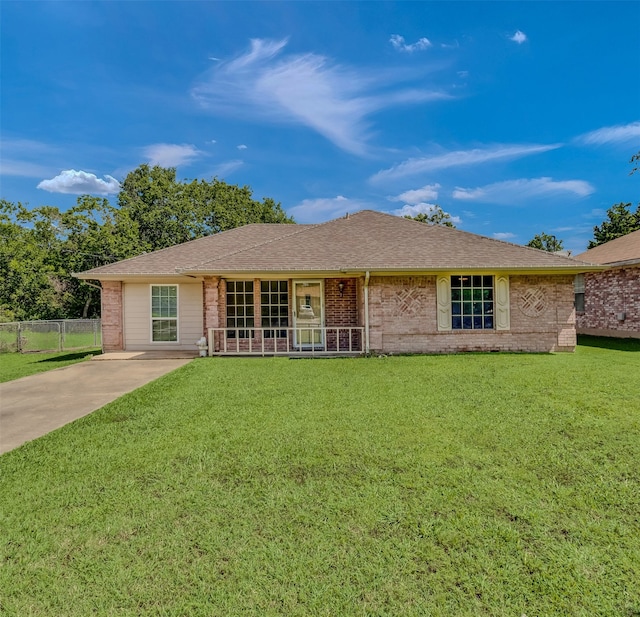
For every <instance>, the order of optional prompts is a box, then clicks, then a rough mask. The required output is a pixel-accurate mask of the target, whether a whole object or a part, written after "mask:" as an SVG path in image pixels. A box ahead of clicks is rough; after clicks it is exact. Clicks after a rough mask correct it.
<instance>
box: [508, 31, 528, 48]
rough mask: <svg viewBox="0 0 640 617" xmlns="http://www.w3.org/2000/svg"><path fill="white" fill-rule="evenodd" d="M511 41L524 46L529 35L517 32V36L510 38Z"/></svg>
mask: <svg viewBox="0 0 640 617" xmlns="http://www.w3.org/2000/svg"><path fill="white" fill-rule="evenodd" d="M509 40H510V41H513V42H514V43H518V45H522V43H524V42H525V41H526V40H527V35H526V34H525V33H524V32H522V31H521V30H516V32H515V34H514V35H513V36H510V37H509Z"/></svg>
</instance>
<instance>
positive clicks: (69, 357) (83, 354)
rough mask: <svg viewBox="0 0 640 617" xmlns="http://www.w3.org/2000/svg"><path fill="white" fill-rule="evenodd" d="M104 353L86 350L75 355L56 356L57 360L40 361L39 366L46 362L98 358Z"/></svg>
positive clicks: (96, 350) (98, 350) (76, 352)
mask: <svg viewBox="0 0 640 617" xmlns="http://www.w3.org/2000/svg"><path fill="white" fill-rule="evenodd" d="M101 353H102V350H100V349H84V350H83V351H74V352H73V353H67V354H64V355H62V356H56V357H55V358H44V359H43V360H38V361H37V364H40V363H44V362H73V361H74V360H82V359H83V358H86V357H87V356H98V355H100V354H101Z"/></svg>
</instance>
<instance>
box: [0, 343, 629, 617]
mask: <svg viewBox="0 0 640 617" xmlns="http://www.w3.org/2000/svg"><path fill="white" fill-rule="evenodd" d="M585 342H586V344H585V345H583V346H581V347H579V349H578V351H577V352H576V353H575V354H566V355H565V354H557V355H527V354H487V355H481V354H469V355H457V356H430V357H387V358H367V359H342V360H286V359H283V358H276V359H273V358H266V359H241V358H237V359H236V358H222V359H219V358H206V359H197V360H194V361H193V362H191V363H190V364H188V365H186V366H185V367H183V368H182V369H180V370H178V371H175V372H174V373H171V374H169V375H167V376H165V377H164V378H162V379H160V380H158V381H156V382H154V383H152V384H149V385H148V386H146V387H144V388H141V389H139V390H137V391H136V392H133V393H131V394H129V395H127V396H124V397H122V398H121V399H119V400H117V401H115V402H114V403H111V404H110V405H108V406H106V407H104V408H103V409H102V410H100V411H98V412H96V413H94V414H92V415H91V416H88V417H85V418H83V419H81V420H79V421H77V422H75V423H73V424H72V425H68V426H66V427H64V428H62V429H60V430H59V431H56V432H54V433H52V434H50V435H48V436H46V437H43V438H41V439H39V440H36V441H35V442H31V443H28V444H25V445H24V446H23V447H21V448H19V449H17V450H15V451H13V452H9V453H8V454H5V455H3V456H2V457H0V495H1V496H2V507H1V508H0V530H1V531H0V564H1V567H0V614H2V615H3V616H4V615H7V616H20V617H23V616H41V615H42V616H45V615H46V616H50V615H56V616H67V615H69V616H71V615H74V616H75V615H77V616H83V617H84V616H86V615H114V616H115V615H117V616H124V615H127V616H128V615H131V616H137V615H141V616H146V615H154V616H156V615H158V616H176V617H177V616H185V615H189V616H190V615H195V616H200V615H203V616H209V615H222V616H227V615H256V616H257V615H260V616H263V615H266V616H269V615H287V616H297V615H312V616H317V615H320V616H322V615H326V616H351V615H353V616H368V615H376V616H387V615H388V616H397V615H433V616H440V615H442V616H445V615H446V616H449V615H450V616H454V617H459V616H478V615H480V616H482V615H500V616H505V617H506V616H509V617H512V616H515V617H521V616H522V615H527V616H528V617H534V616H547V615H558V616H560V615H562V616H567V615H570V616H577V615H579V616H584V617H587V616H589V617H592V616H594V615H611V616H621V617H634V616H638V615H640V583H639V581H640V515H639V513H640V395H639V393H640V343H638V342H636V343H628V342H627V343H617V344H615V347H617V348H611V344H610V343H607V345H609V347H606V346H603V345H604V343H603V342H602V341H597V340H591V341H585Z"/></svg>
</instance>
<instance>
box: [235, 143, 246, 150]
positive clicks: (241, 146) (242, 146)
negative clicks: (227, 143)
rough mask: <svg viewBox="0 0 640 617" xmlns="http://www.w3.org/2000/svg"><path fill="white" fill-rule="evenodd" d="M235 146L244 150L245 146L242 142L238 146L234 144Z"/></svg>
mask: <svg viewBox="0 0 640 617" xmlns="http://www.w3.org/2000/svg"><path fill="white" fill-rule="evenodd" d="M236 148H238V150H246V149H247V146H245V145H244V144H240V145H239V146H236Z"/></svg>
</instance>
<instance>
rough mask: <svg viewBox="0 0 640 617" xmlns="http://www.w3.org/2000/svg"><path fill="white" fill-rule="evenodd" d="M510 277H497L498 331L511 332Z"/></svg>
mask: <svg viewBox="0 0 640 617" xmlns="http://www.w3.org/2000/svg"><path fill="white" fill-rule="evenodd" d="M510 328H511V318H510V314H509V277H508V276H497V277H496V330H509V329H510Z"/></svg>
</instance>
